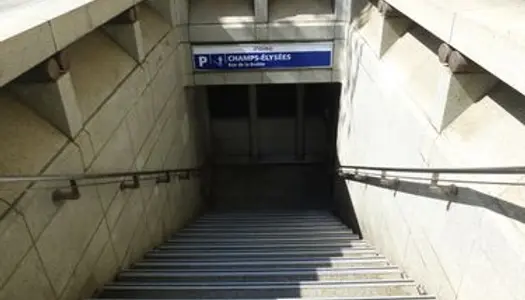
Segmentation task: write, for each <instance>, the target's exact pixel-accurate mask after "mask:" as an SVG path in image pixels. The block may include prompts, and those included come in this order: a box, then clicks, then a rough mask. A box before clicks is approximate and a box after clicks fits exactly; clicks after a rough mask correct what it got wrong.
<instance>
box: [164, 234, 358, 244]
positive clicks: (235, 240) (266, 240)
mask: <svg viewBox="0 0 525 300" xmlns="http://www.w3.org/2000/svg"><path fill="white" fill-rule="evenodd" d="M355 240H359V236H357V235H354V234H348V235H346V236H335V237H331V236H327V237H324V236H308V237H272V236H270V237H258V236H250V235H246V236H238V237H224V238H221V237H217V238H216V237H213V236H211V237H192V236H184V237H178V238H176V239H170V240H168V242H169V243H184V242H191V243H210V244H213V243H218V244H224V243H232V244H236V243H241V244H246V243H253V244H257V243H289V242H309V243H312V242H318V243H323V242H341V241H342V242H344V241H355Z"/></svg>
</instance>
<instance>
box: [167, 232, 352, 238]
mask: <svg viewBox="0 0 525 300" xmlns="http://www.w3.org/2000/svg"><path fill="white" fill-rule="evenodd" d="M349 235H351V236H353V237H355V236H356V235H354V234H352V233H351V232H349V231H348V230H339V231H335V230H334V231H317V232H311V231H304V232H282V231H274V232H250V233H246V232H214V233H210V232H180V233H177V234H175V235H173V238H174V239H175V238H179V237H213V238H219V237H221V238H223V237H227V238H258V237H279V238H296V237H297V238H300V237H303V238H308V237H341V238H344V237H346V236H349Z"/></svg>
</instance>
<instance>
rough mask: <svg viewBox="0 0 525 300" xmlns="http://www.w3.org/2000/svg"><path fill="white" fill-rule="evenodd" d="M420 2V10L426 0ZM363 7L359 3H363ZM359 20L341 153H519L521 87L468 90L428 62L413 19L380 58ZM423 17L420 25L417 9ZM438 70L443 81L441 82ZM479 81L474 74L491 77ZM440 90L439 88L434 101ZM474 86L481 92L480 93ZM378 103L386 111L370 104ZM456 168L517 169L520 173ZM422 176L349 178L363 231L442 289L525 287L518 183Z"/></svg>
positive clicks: (463, 157) (506, 293)
mask: <svg viewBox="0 0 525 300" xmlns="http://www.w3.org/2000/svg"><path fill="white" fill-rule="evenodd" d="M391 2H392V3H397V2H399V3H401V2H402V1H391ZM429 2H430V1H429ZM404 3H411V4H414V2H413V1H404ZM418 3H419V2H418ZM435 3H437V2H435ZM476 3H480V2H476ZM476 3H474V2H471V4H472V5H474V4H476ZM425 4H427V3H425ZM457 4H458V7H462V6H465V5H467V4H466V3H465V5H463V4H462V5H459V3H457ZM421 5H423V2H421ZM436 5H437V4H436ZM439 5H440V6H441V4H439ZM467 6H468V5H467ZM402 7H403V6H400V7H398V8H400V9H401V8H402ZM451 7H454V6H451ZM424 10H425V11H426V12H428V10H429V7H427V6H425V9H424ZM422 11H423V8H422V10H421V12H422ZM407 12H408V11H407ZM368 13H369V10H368V11H367V9H366V7H365V9H363V14H365V15H366V14H368ZM408 15H410V14H408ZM419 17H421V15H419ZM366 19H367V18H366V16H365V17H364V18H363V19H356V20H355V21H354V22H353V23H352V26H353V27H352V28H354V29H353V30H351V31H349V33H348V36H349V38H350V41H349V43H348V45H347V47H348V50H349V51H348V52H347V53H348V57H347V59H346V61H347V68H348V70H349V72H348V73H347V74H343V76H345V77H346V78H347V79H346V80H345V81H344V82H343V94H344V96H343V97H342V99H341V106H342V107H341V114H340V128H339V141H338V147H339V159H340V161H341V163H342V164H359V165H373V166H403V167H484V166H486V167H489V166H513V165H523V164H524V162H525V161H524V157H523V155H522V154H521V153H520V152H521V150H520V149H522V148H523V143H522V141H521V139H516V138H515V137H516V136H521V134H522V132H523V131H524V130H525V127H524V124H525V123H524V122H523V121H524V120H525V118H524V116H523V114H522V113H521V111H522V110H523V109H522V107H521V106H522V103H523V100H524V96H523V95H522V94H520V93H519V92H518V91H516V90H514V89H513V88H512V87H510V86H509V85H507V84H505V83H502V82H500V83H498V84H497V85H496V86H495V87H494V88H491V89H490V90H489V91H485V92H483V93H481V96H480V95H479V93H476V92H475V91H474V93H468V92H466V91H469V80H467V81H464V80H465V78H464V77H462V76H463V75H452V76H451V75H450V74H449V73H446V72H444V71H443V69H440V68H443V67H442V66H440V65H439V64H437V63H435V62H436V59H437V57H436V51H435V50H436V46H438V45H439V40H437V39H436V38H433V37H432V36H431V35H430V34H429V33H428V32H425V31H424V30H422V29H421V28H413V29H412V30H410V31H409V32H408V33H406V34H405V35H403V36H402V37H401V38H400V39H399V40H398V41H397V42H396V43H394V44H393V45H392V46H391V48H390V49H389V50H388V51H387V52H386V53H385V54H384V56H383V57H382V58H380V57H378V55H377V51H376V49H374V47H373V45H374V43H370V41H373V40H374V39H375V38H376V37H374V36H373V35H372V33H373V31H372V30H370V28H369V27H367V26H371V24H366V23H363V20H366ZM431 20H432V19H431V18H429V19H428V22H430V21H431ZM443 20H444V19H440V21H439V22H442V21H443ZM416 21H418V20H416ZM419 22H420V24H421V25H422V26H425V22H426V21H425V20H424V19H419ZM470 41H471V44H472V45H479V44H476V43H472V40H470ZM350 50H351V51H350ZM407 53H410V55H409V56H407ZM445 71H446V69H445ZM495 75H496V76H497V74H495ZM444 76H448V77H444ZM467 76H474V75H467ZM444 78H448V80H451V81H448V82H449V83H446V82H447V80H443V79H444ZM470 80H479V78H475V77H470ZM454 81H455V82H456V83H454ZM483 82H484V81H483V80H481V81H478V83H477V84H475V85H478V86H479V85H484V86H487V85H488V86H490V85H489V84H488V83H483ZM444 83H445V84H444ZM454 86H455V87H456V88H459V89H455V88H454ZM476 94H477V95H476ZM436 95H446V97H441V98H439V99H441V100H439V101H436V100H437V99H438V98H436ZM471 96H472V97H473V98H477V97H480V98H481V99H480V100H479V101H477V102H476V101H475V100H474V101H473V100H472V99H470V98H469V97H471ZM445 98H447V99H448V100H445ZM440 101H441V103H440ZM447 101H448V103H447V104H445V102H447ZM465 103H468V104H467V105H464V104H465ZM378 108H380V111H381V112H385V113H378ZM439 113H441V115H440V118H442V119H441V120H444V121H445V123H446V122H448V125H445V126H444V127H442V128H440V127H439V124H438V123H437V122H436V120H437V119H436V116H437V115H438V114H439ZM443 113H444V114H443ZM450 116H454V117H452V118H450ZM441 125H443V124H441ZM503 132H504V133H505V134H502V133H503ZM463 179H469V180H488V181H490V182H494V181H509V182H514V183H519V182H522V180H523V178H521V177H520V176H500V177H497V176H469V177H468V178H465V177H463ZM427 182H428V181H427ZM427 182H423V183H415V182H405V183H402V184H401V186H400V188H399V189H398V190H397V191H393V190H389V189H385V188H382V187H378V186H375V185H373V184H368V185H366V184H360V183H348V191H349V193H350V195H351V197H352V200H353V203H354V206H355V210H356V213H357V216H358V219H359V223H360V226H361V229H362V231H363V234H364V236H365V237H366V238H368V239H370V240H371V241H373V243H374V244H375V245H376V246H378V247H379V248H380V249H382V250H383V251H384V252H385V253H386V255H387V257H389V258H392V259H393V260H394V261H395V262H396V263H398V264H400V265H401V266H402V267H403V268H404V269H405V270H406V271H407V272H408V273H409V274H411V275H412V276H413V277H415V279H416V280H418V281H420V282H422V283H424V285H425V287H426V289H427V290H428V291H429V292H430V293H435V294H437V296H438V297H439V298H440V299H459V300H462V299H465V300H470V299H488V298H491V297H502V298H506V299H521V298H523V297H524V291H523V287H522V285H521V284H520V283H519V282H521V281H523V276H524V275H523V272H521V271H518V270H522V269H523V268H524V267H525V265H524V262H525V259H524V256H523V254H522V253H521V251H517V249H519V248H520V247H522V246H520V245H523V243H524V242H525V235H523V230H522V229H523V224H525V219H524V218H523V213H522V212H523V209H524V207H525V203H524V202H523V198H522V197H521V192H520V190H521V189H520V188H518V187H510V188H509V187H507V186H504V185H480V184H460V186H461V188H460V191H459V195H458V196H457V197H455V198H448V197H445V196H437V195H436V194H435V193H432V192H429V190H428V183H427Z"/></svg>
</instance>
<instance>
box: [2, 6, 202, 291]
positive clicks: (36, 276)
mask: <svg viewBox="0 0 525 300" xmlns="http://www.w3.org/2000/svg"><path fill="white" fill-rule="evenodd" d="M102 2H106V3H109V2H112V3H114V4H115V6H116V2H118V1H102ZM120 2H122V1H120ZM128 2H130V1H128ZM132 2H133V1H131V2H130V3H132ZM177 2H178V1H177ZM106 8H108V7H106ZM141 8H142V9H141V11H142V12H143V14H142V15H141V18H145V19H144V20H143V21H142V22H141V23H139V24H134V25H140V26H141V27H140V29H141V30H140V31H136V32H141V36H137V35H136V34H134V35H129V37H130V38H132V39H134V40H136V41H140V39H141V38H143V39H144V40H145V42H144V43H143V47H144V49H143V50H144V51H143V53H144V58H143V59H142V60H138V61H137V59H136V57H132V53H133V52H129V50H130V49H129V48H127V49H126V47H124V46H126V45H120V46H119V45H118V44H117V41H116V40H114V39H113V37H112V35H111V34H110V33H111V29H108V28H107V27H106V26H108V25H105V26H104V28H98V29H96V30H94V31H91V32H90V33H88V34H87V35H86V36H84V37H82V38H80V39H78V40H76V41H75V42H74V43H73V44H72V45H71V46H70V49H69V51H70V56H71V69H70V70H69V72H68V73H67V74H65V75H63V77H61V78H62V79H63V78H66V79H67V80H68V82H69V85H68V87H69V89H70V90H68V91H69V92H68V93H65V94H61V95H62V97H63V98H64V99H66V98H67V100H68V101H71V102H69V103H70V104H71V103H73V104H74V105H75V106H77V108H78V111H79V112H80V115H79V116H77V118H78V120H76V121H78V123H79V124H80V130H79V131H78V133H77V134H74V135H72V136H66V135H64V134H63V133H62V132H61V131H59V130H58V129H57V128H56V127H54V126H52V125H50V123H49V122H48V120H45V119H44V118H43V117H40V112H39V111H37V110H33V109H31V108H29V106H26V105H24V104H22V102H21V101H19V100H20V98H19V96H20V95H19V93H18V91H20V90H24V89H28V88H31V87H34V85H32V84H30V85H24V84H20V83H18V82H15V83H11V84H8V85H5V86H3V87H1V88H0V137H1V139H2V149H1V150H0V173H1V174H56V173H60V174H69V173H83V172H87V173H98V172H115V171H127V170H153V169H162V168H170V169H173V168H179V167H180V168H184V167H196V166H198V165H199V164H200V163H201V161H200V159H201V157H200V156H199V155H198V152H197V145H196V134H195V131H196V128H195V126H196V125H195V123H196V122H195V115H194V111H193V110H192V107H191V106H192V102H191V100H192V99H191V98H192V95H191V93H189V92H188V91H187V90H186V89H185V87H184V76H183V75H182V74H183V73H184V72H183V69H181V68H178V66H179V65H178V64H179V62H180V61H181V60H182V57H183V50H182V47H181V46H180V43H179V41H180V40H181V37H180V35H181V32H180V30H179V29H178V28H177V27H172V26H171V24H170V22H168V20H166V19H165V18H163V17H161V15H160V14H158V13H156V12H155V10H153V9H151V8H150V7H147V6H143V7H141ZM121 11H122V10H118V11H115V12H114V14H113V16H114V15H115V14H117V13H120V12H121ZM104 12H108V10H104ZM97 16H99V17H100V14H99V15H97ZM108 19H109V18H108ZM75 20H78V19H75ZM75 24H76V23H75ZM131 25H133V24H131ZM130 28H133V27H128V28H127V29H130ZM54 29H55V30H59V29H60V28H57V27H55V28H54ZM120 29H122V28H120ZM120 29H119V30H120ZM136 45H140V44H136ZM3 47H4V45H2V49H4V48H3ZM134 54H136V53H134ZM64 76H67V77H64ZM62 79H61V80H62ZM64 80H65V79H64ZM50 84H53V83H50ZM17 87H18V88H17ZM19 87H22V89H20V88H19ZM53 99H56V98H53ZM58 100H60V98H58ZM62 100H63V99H62ZM64 184H67V183H65V182H64V183H58V185H60V186H63V185H64ZM56 185H57V184H42V183H34V184H31V185H26V184H3V185H2V186H0V197H1V198H0V257H1V259H0V299H2V300H4V299H5V300H7V299H9V300H14V299H79V298H82V297H89V296H90V295H91V294H92V293H93V292H94V291H95V289H96V288H98V287H100V286H101V285H102V284H104V283H106V282H108V281H109V280H111V279H112V276H113V275H114V274H115V273H116V271H117V270H118V269H120V268H123V267H126V266H127V265H129V264H130V263H131V262H133V261H135V260H137V259H138V258H140V257H141V256H142V254H143V253H144V252H145V251H147V250H149V249H151V248H152V247H153V246H155V245H157V244H159V243H160V242H161V241H162V240H164V239H165V238H167V236H168V235H169V234H171V233H172V232H174V231H175V230H177V229H179V228H181V227H182V226H184V225H185V224H186V223H187V222H188V221H189V220H190V219H191V218H193V216H195V214H196V212H197V211H198V209H199V205H200V196H199V194H200V193H199V182H198V181H197V180H191V181H183V182H172V183H170V184H159V185H155V184H154V183H153V182H142V185H141V188H140V189H137V190H129V191H120V190H119V188H118V186H119V184H118V183H108V184H107V185H102V186H91V187H82V188H81V189H80V192H81V194H82V197H81V198H80V199H79V200H77V201H71V202H67V203H64V204H63V205H55V204H54V203H53V202H52V201H51V192H52V190H53V187H55V186H56Z"/></svg>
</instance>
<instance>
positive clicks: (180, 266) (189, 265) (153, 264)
mask: <svg viewBox="0 0 525 300" xmlns="http://www.w3.org/2000/svg"><path fill="white" fill-rule="evenodd" d="M388 264H389V262H388V260H386V259H384V258H382V257H374V258H357V257H355V258H344V259H331V260H327V259H320V260H314V259H310V260H287V261H212V262H202V261H201V262H194V261H174V260H160V259H155V260H150V259H145V260H143V261H140V262H137V263H135V264H133V268H134V269H140V268H148V269H149V268H158V269H173V270H196V269H199V270H217V271H218V270H224V269H226V270H232V271H233V270H255V269H257V268H259V269H260V270H275V269H281V270H282V269H286V268H302V269H310V270H311V269H316V268H321V267H325V268H328V267H332V268H352V267H359V266H363V267H364V266H366V267H380V266H387V265H388Z"/></svg>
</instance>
